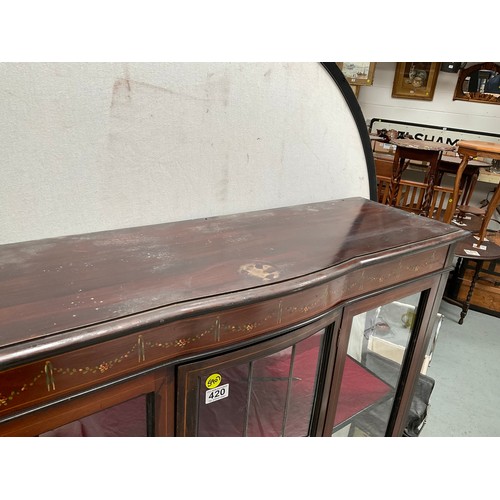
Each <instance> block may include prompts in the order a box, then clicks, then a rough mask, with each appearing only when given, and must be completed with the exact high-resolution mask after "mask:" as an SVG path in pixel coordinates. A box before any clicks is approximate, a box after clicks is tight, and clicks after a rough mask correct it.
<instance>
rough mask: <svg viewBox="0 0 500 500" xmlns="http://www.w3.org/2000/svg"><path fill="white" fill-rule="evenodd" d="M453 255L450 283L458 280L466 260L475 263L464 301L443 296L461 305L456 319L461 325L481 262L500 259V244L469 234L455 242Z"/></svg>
mask: <svg viewBox="0 0 500 500" xmlns="http://www.w3.org/2000/svg"><path fill="white" fill-rule="evenodd" d="M455 255H456V256H457V257H458V260H457V263H456V265H455V270H454V271H453V274H452V276H451V277H450V279H451V281H452V283H454V284H455V285H456V284H457V283H458V281H459V280H460V277H461V276H462V275H463V274H464V269H465V267H466V265H467V264H468V262H469V261H470V260H473V261H474V262H475V263H476V267H475V269H474V274H473V276H472V280H471V284H470V286H469V291H468V292H467V297H466V299H465V302H462V301H460V300H457V299H453V298H452V297H449V296H445V299H446V300H447V301H448V302H451V303H453V304H457V305H461V306H462V311H461V312H460V319H459V321H458V324H459V325H461V324H463V322H464V319H465V316H466V315H467V312H468V311H469V307H470V303H471V299H472V294H473V293H474V288H475V287H476V283H477V280H478V278H479V273H480V272H481V269H482V267H483V263H484V262H486V261H496V260H498V259H500V246H499V245H497V244H495V243H494V242H493V241H482V242H480V241H479V239H478V237H477V236H474V235H470V236H469V237H468V238H466V239H465V240H462V241H460V242H459V243H458V244H457V246H456V248H455Z"/></svg>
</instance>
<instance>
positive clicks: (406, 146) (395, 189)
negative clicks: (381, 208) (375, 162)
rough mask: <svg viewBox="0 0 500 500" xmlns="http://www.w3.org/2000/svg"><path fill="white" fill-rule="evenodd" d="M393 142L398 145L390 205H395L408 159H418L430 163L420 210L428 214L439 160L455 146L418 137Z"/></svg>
mask: <svg viewBox="0 0 500 500" xmlns="http://www.w3.org/2000/svg"><path fill="white" fill-rule="evenodd" d="M390 142H391V144H394V145H395V146H396V152H395V153H394V162H393V167H392V179H391V188H390V194H389V199H390V205H391V206H395V205H396V200H397V197H398V193H399V184H400V181H401V176H402V175H403V172H404V170H405V169H406V160H417V161H424V162H428V163H429V171H428V173H427V175H426V178H425V184H426V188H425V194H424V198H423V202H422V206H421V210H420V215H424V216H426V217H427V216H428V215H429V209H430V206H431V201H432V192H433V189H434V185H435V182H436V179H437V174H438V167H439V160H440V159H441V156H442V154H443V151H453V150H454V149H455V148H454V146H450V145H449V144H442V143H439V142H434V141H420V140H416V139H393V140H391V141H390Z"/></svg>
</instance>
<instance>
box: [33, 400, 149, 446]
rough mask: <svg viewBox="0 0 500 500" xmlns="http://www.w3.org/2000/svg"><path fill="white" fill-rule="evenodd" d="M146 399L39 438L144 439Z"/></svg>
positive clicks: (55, 430)
mask: <svg viewBox="0 0 500 500" xmlns="http://www.w3.org/2000/svg"><path fill="white" fill-rule="evenodd" d="M146 436H147V395H145V394H143V395H141V396H138V397H136V398H133V399H130V400H128V401H124V402H123V403H120V404H117V405H114V406H111V407H109V408H106V409H104V410H101V411H98V412H96V413H93V414H92V415H88V416H86V417H83V418H80V419H78V420H75V421H73V422H69V423H67V424H65V425H62V426H60V427H57V428H55V429H52V430H50V431H47V432H44V433H43V434H40V437H146Z"/></svg>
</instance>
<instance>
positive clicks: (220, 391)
mask: <svg viewBox="0 0 500 500" xmlns="http://www.w3.org/2000/svg"><path fill="white" fill-rule="evenodd" d="M228 396H229V384H224V385H221V386H219V387H216V388H215V389H209V390H208V391H207V392H205V404H206V405H208V404H209V403H214V402H215V401H219V400H220V399H224V398H227V397H228Z"/></svg>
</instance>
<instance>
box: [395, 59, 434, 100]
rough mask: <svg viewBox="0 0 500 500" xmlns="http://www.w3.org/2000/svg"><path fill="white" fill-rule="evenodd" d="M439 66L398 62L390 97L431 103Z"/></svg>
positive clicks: (430, 63)
mask: <svg viewBox="0 0 500 500" xmlns="http://www.w3.org/2000/svg"><path fill="white" fill-rule="evenodd" d="M440 65H441V63H438V62H398V63H397V64H396V71H395V73H394V82H393V84H392V97H396V98H401V99H420V100H423V101H432V99H433V98H434V91H435V89H436V83H437V79H438V75H439V68H440Z"/></svg>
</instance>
